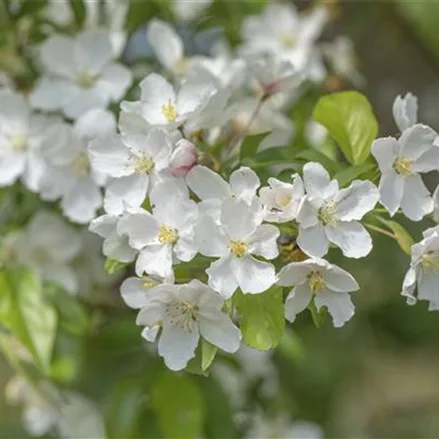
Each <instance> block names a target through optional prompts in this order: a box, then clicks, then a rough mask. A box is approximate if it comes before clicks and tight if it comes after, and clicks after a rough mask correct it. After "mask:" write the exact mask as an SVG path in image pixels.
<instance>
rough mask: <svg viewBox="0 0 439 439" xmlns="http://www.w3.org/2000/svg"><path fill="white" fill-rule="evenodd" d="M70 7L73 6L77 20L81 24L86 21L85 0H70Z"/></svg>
mask: <svg viewBox="0 0 439 439" xmlns="http://www.w3.org/2000/svg"><path fill="white" fill-rule="evenodd" d="M69 2H70V7H71V8H72V12H73V16H74V17H75V22H76V24H78V25H81V24H82V23H83V22H84V19H85V15H86V10H85V5H84V2H83V0H69Z"/></svg>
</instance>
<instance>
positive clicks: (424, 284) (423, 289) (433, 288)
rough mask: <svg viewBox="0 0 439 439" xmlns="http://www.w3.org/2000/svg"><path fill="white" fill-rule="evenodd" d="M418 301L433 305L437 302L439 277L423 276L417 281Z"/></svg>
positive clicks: (438, 297)
mask: <svg viewBox="0 0 439 439" xmlns="http://www.w3.org/2000/svg"><path fill="white" fill-rule="evenodd" d="M418 299H422V300H428V301H430V302H433V303H438V302H439V276H438V275H437V274H425V273H423V275H422V278H421V279H419V280H418Z"/></svg>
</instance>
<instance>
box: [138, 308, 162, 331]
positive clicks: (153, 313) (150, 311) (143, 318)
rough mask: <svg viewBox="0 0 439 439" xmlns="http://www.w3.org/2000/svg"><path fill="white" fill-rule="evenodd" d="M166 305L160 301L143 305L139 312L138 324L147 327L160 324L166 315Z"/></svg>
mask: <svg viewBox="0 0 439 439" xmlns="http://www.w3.org/2000/svg"><path fill="white" fill-rule="evenodd" d="M164 313H165V310H164V307H163V304H162V303H160V302H151V303H148V304H147V305H146V306H145V307H143V308H142V309H141V310H140V311H139V314H137V318H136V324H137V325H141V326H147V327H154V326H156V325H157V324H159V323H160V322H161V321H162V319H163V317H164Z"/></svg>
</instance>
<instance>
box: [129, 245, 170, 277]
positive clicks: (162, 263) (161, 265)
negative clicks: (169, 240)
mask: <svg viewBox="0 0 439 439" xmlns="http://www.w3.org/2000/svg"><path fill="white" fill-rule="evenodd" d="M143 273H147V274H151V275H156V276H160V277H163V278H168V277H171V276H172V275H173V270H172V246H171V245H150V246H148V247H146V248H145V249H143V250H142V251H141V252H140V254H139V256H138V257H137V261H136V274H137V276H142V275H143Z"/></svg>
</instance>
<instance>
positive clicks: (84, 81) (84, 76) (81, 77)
mask: <svg viewBox="0 0 439 439" xmlns="http://www.w3.org/2000/svg"><path fill="white" fill-rule="evenodd" d="M95 82H96V79H95V78H94V77H93V75H91V74H90V73H88V72H78V73H77V75H76V83H77V84H78V85H79V86H80V87H82V88H91V87H93V85H94V83H95Z"/></svg>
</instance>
